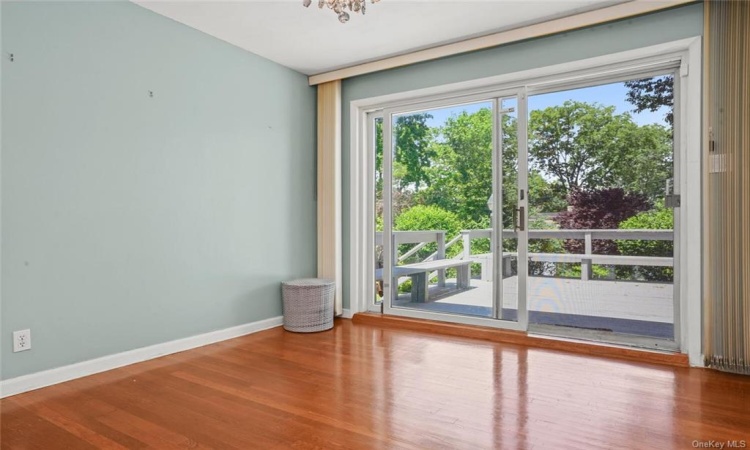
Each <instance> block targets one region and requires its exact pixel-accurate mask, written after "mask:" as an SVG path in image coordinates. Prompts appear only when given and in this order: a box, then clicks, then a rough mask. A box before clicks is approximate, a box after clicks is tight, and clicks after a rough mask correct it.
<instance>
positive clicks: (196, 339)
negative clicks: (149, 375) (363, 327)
mask: <svg viewBox="0 0 750 450" xmlns="http://www.w3.org/2000/svg"><path fill="white" fill-rule="evenodd" d="M346 312H347V310H344V313H345V314H346ZM283 321H284V318H283V317H282V316H277V317H271V318H270V319H265V320H259V321H257V322H251V323H246V324H244V325H238V326H236V327H231V328H225V329H223V330H217V331H211V332H208V333H204V334H199V335H197V336H190V337H187V338H183V339H177V340H174V341H169V342H164V343H162V344H156V345H151V346H148V347H143V348H138V349H135V350H129V351H126V352H122V353H115V354H114V355H107V356H102V357H101V358H96V359H91V360H88V361H83V362H79V363H75V364H71V365H68V366H63V367H57V368H55V369H49V370H44V371H42V372H36V373H32V374H29V375H23V376H20V377H17V378H10V379H7V380H2V381H0V398H3V397H10V396H11V395H16V394H20V393H22V392H27V391H32V390H34V389H39V388H43V387H45V386H51V385H53V384H57V383H62V382H64V381H69V380H73V379H75V378H81V377H85V376H89V375H93V374H95V373H99V372H105V371H107V370H112V369H116V368H118V367H122V366H127V365H130V364H135V363H138V362H142V361H147V360H149V359H154V358H158V357H160V356H165V355H171V354H172V353H178V352H183V351H185V350H190V349H192V348H197V347H202V346H204V345H209V344H213V343H216V342H220V341H225V340H227V339H232V338H236V337H239V336H244V335H246V334H251V333H255V332H258V331H263V330H267V329H269V328H274V327H278V326H280V325H281V324H282V323H283Z"/></svg>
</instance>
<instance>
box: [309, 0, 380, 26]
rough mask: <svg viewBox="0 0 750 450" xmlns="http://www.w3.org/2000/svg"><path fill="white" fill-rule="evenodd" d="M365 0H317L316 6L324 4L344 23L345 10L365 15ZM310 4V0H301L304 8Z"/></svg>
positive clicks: (373, 1) (347, 15) (345, 18)
mask: <svg viewBox="0 0 750 450" xmlns="http://www.w3.org/2000/svg"><path fill="white" fill-rule="evenodd" d="M366 1H367V0H318V8H320V9H322V8H323V7H324V6H327V7H328V8H329V9H332V10H333V12H335V13H336V15H337V16H338V18H339V22H341V23H346V22H348V21H349V18H350V16H349V13H348V12H347V10H349V11H351V12H352V13H360V12H361V13H362V15H363V16H364V15H365V10H366ZM370 1H371V2H372V3H377V2H379V1H380V0H370ZM311 4H312V0H302V6H304V7H305V8H307V7H309V6H310V5H311Z"/></svg>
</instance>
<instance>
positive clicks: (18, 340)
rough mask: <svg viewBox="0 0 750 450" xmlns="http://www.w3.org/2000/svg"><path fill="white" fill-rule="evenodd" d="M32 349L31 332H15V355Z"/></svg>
mask: <svg viewBox="0 0 750 450" xmlns="http://www.w3.org/2000/svg"><path fill="white" fill-rule="evenodd" d="M30 349H31V330H19V331H14V332H13V353H16V352H22V351H25V350H30Z"/></svg>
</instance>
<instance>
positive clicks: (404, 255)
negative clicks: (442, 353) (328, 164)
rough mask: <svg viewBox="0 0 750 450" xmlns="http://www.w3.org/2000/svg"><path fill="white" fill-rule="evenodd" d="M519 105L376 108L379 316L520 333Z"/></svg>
mask: <svg viewBox="0 0 750 450" xmlns="http://www.w3.org/2000/svg"><path fill="white" fill-rule="evenodd" d="M519 104H522V103H519V101H518V97H517V95H508V96H502V97H489V98H466V99H465V101H458V102H457V101H453V102H432V103H425V104H422V105H412V106H410V107H408V108H403V109H391V110H386V111H384V113H383V116H382V117H383V119H382V120H383V121H382V141H383V149H384V150H383V152H382V164H383V166H382V167H383V170H382V174H383V182H382V196H381V199H382V208H381V207H380V206H379V205H378V200H377V199H376V210H378V211H381V210H382V213H383V214H382V227H381V226H379V225H377V226H376V232H375V242H376V245H382V257H381V258H379V259H378V261H377V263H376V269H375V280H376V297H380V295H382V304H383V310H384V311H385V312H387V313H390V314H396V315H403V316H411V317H422V318H432V319H438V320H451V321H457V322H463V323H478V324H486V325H494V326H503V327H509V328H516V329H521V328H523V327H525V323H523V321H524V320H525V318H526V317H527V315H526V313H525V285H526V283H525V279H526V274H527V271H526V270H525V267H526V264H525V261H526V258H525V257H524V255H525V252H526V248H525V240H526V234H525V233H526V228H525V223H526V216H525V214H526V196H525V191H526V188H525V185H524V183H525V182H526V176H525V165H526V158H525V152H526V148H525V145H526V138H525V135H526V134H525V125H524V124H522V123H519V120H518V117H524V116H523V115H521V116H519V114H523V112H521V111H519ZM521 122H523V121H521ZM373 142H377V139H376V140H374V141H373ZM375 145H377V144H375ZM375 153H376V163H375V164H376V166H377V164H378V163H379V156H378V152H377V151H376V152H375ZM379 186H380V185H378V187H379ZM376 196H377V194H376ZM381 229H382V232H381V231H380V230H381ZM377 300H378V299H376V301H377Z"/></svg>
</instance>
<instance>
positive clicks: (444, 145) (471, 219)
mask: <svg viewBox="0 0 750 450" xmlns="http://www.w3.org/2000/svg"><path fill="white" fill-rule="evenodd" d="M515 130H516V120H515V119H514V118H512V117H510V116H503V121H502V131H503V169H502V170H503V193H504V195H503V197H504V198H503V200H504V201H503V212H504V213H505V214H504V216H505V217H506V218H507V220H506V221H507V222H508V225H510V221H511V217H512V210H513V209H514V208H515V205H516V196H517V173H518V166H517V155H518V146H517V138H516V132H515ZM436 135H437V136H439V140H436V141H434V142H433V145H432V148H433V150H434V155H435V158H434V163H433V165H432V166H431V167H430V169H429V179H430V187H429V189H426V190H425V191H424V192H422V193H420V196H419V199H420V200H419V201H420V202H421V203H425V204H435V205H438V206H440V207H441V208H443V209H446V210H448V211H452V212H454V213H456V214H457V215H458V216H459V217H461V219H462V221H464V222H466V223H489V216H490V210H489V208H488V206H487V201H488V200H489V198H490V195H491V194H492V111H491V110H490V109H488V108H482V109H480V110H479V111H477V112H474V113H468V112H463V113H461V114H458V115H456V116H454V117H450V118H448V119H447V120H446V122H445V125H444V126H443V127H441V128H440V130H439V131H438V132H437V133H436Z"/></svg>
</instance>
